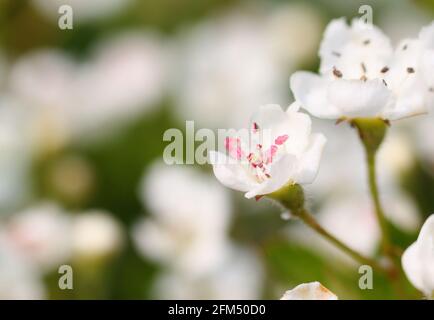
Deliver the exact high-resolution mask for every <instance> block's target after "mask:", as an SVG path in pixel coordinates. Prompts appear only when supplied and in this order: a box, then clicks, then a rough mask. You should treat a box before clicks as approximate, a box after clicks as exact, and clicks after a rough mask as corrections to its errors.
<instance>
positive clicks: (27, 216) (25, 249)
mask: <svg viewBox="0 0 434 320" xmlns="http://www.w3.org/2000/svg"><path fill="white" fill-rule="evenodd" d="M4 228H5V236H6V237H7V238H8V239H9V240H10V242H11V243H13V245H14V246H16V248H17V250H19V251H20V252H21V253H22V254H23V255H24V256H26V257H27V258H28V259H29V260H30V261H31V262H32V263H33V264H34V265H35V266H37V267H39V268H40V269H41V271H48V270H51V269H53V268H57V267H58V266H59V265H61V264H62V263H64V262H66V261H68V259H69V258H70V255H71V243H72V242H71V240H72V238H71V219H70V217H69V216H68V215H67V214H66V213H65V212H64V211H63V210H62V209H61V208H59V207H58V206H56V205H54V204H51V203H43V204H40V205H37V206H34V207H30V208H29V209H26V210H24V211H22V212H19V213H17V214H14V215H12V216H11V218H10V220H9V221H8V222H7V224H6V226H5V227H4Z"/></svg>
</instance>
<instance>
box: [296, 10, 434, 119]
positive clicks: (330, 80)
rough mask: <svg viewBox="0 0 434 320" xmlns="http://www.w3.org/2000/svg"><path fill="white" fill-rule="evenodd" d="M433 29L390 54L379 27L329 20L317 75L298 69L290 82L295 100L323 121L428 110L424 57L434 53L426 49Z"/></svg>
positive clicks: (429, 92)
mask: <svg viewBox="0 0 434 320" xmlns="http://www.w3.org/2000/svg"><path fill="white" fill-rule="evenodd" d="M431 29H433V27H432V26H430V27H428V28H425V29H422V31H421V34H420V36H419V39H418V40H411V41H409V42H408V43H403V44H401V45H400V46H398V48H397V50H396V51H395V52H394V51H393V48H392V45H391V43H390V40H389V39H388V37H387V36H386V35H384V34H383V32H382V31H381V30H380V29H378V28H377V27H375V26H371V25H366V24H365V23H363V22H362V21H361V20H359V19H354V20H353V21H352V24H351V26H348V25H347V24H346V22H345V20H344V19H343V18H342V19H337V20H333V21H332V22H331V23H330V24H329V25H328V27H327V28H326V31H325V33H324V38H323V40H322V43H321V46H320V51H319V55H320V58H321V64H320V70H319V73H320V74H319V75H318V74H314V73H311V72H304V71H301V72H296V73H294V74H293V75H292V77H291V79H290V87H291V90H292V91H293V93H294V96H295V99H296V100H297V101H298V102H299V103H300V104H301V105H302V107H303V108H305V109H306V110H307V111H309V112H310V113H311V114H312V115H314V116H317V117H320V118H326V119H351V118H358V117H379V118H382V119H385V120H397V119H401V118H404V117H409V116H413V115H417V114H421V113H424V112H426V110H427V108H428V107H429V106H430V105H432V100H433V92H432V90H431V84H430V80H431V79H427V78H428V77H427V75H426V74H425V73H428V74H429V72H425V71H424V70H426V71H429V70H430V68H432V61H433V59H431V60H430V59H428V58H427V56H430V55H431V56H432V54H430V50H426V49H425V48H429V46H430V45H431V44H430V41H433V40H432V39H433V36H432V34H433V33H434V32H432V30H431ZM410 42H411V43H410ZM413 42H414V43H413ZM419 47H423V48H424V49H423V50H421V51H419V50H418V49H416V48H419ZM407 50H408V51H407ZM413 51H417V52H418V54H416V53H413ZM403 52H404V53H403ZM420 52H423V53H420ZM431 75H432V72H431Z"/></svg>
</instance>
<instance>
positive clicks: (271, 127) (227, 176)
mask: <svg viewBox="0 0 434 320" xmlns="http://www.w3.org/2000/svg"><path fill="white" fill-rule="evenodd" d="M249 128H250V129H249V131H250V134H249V135H250V136H251V139H249V140H251V141H250V143H249V141H244V139H243V137H227V138H226V141H225V142H226V143H225V146H226V150H227V151H228V153H229V157H228V156H226V155H225V154H223V153H221V152H210V157H211V162H212V163H213V167H214V174H215V176H216V177H217V179H218V180H219V181H220V182H221V183H222V184H224V185H225V186H227V187H229V188H232V189H235V190H239V191H243V192H246V194H245V196H246V197H247V198H252V197H255V196H260V195H265V194H269V193H272V192H274V191H277V190H278V189H280V188H282V187H283V186H285V185H290V184H295V183H298V184H306V183H311V182H312V181H313V180H314V179H315V176H316V174H317V171H318V167H319V163H320V159H321V154H322V149H323V147H324V144H325V142H326V139H325V137H324V136H323V135H322V134H311V120H310V117H309V116H308V115H306V114H303V113H300V112H298V106H297V105H296V104H293V105H291V106H290V107H289V108H288V110H287V112H284V111H283V110H282V109H281V107H280V106H278V105H266V106H262V107H261V108H260V110H259V111H258V112H256V113H255V114H254V115H253V117H252V119H251V124H250V126H249ZM244 138H246V137H244Z"/></svg>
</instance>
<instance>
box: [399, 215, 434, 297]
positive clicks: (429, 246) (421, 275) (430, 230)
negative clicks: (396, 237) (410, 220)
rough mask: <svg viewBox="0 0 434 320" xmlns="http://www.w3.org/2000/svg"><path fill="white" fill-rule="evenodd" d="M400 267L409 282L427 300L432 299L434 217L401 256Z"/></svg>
mask: <svg viewBox="0 0 434 320" xmlns="http://www.w3.org/2000/svg"><path fill="white" fill-rule="evenodd" d="M402 267H403V269H404V272H405V274H406V275H407V278H408V279H409V280H410V282H411V283H412V284H413V285H414V286H415V287H416V288H417V289H419V290H420V291H422V292H423V293H424V294H425V295H426V297H427V298H428V299H433V298H434V215H431V216H430V217H429V218H428V219H427V220H426V221H425V223H424V225H423V227H422V229H421V230H420V234H419V237H418V238H417V241H416V242H414V243H413V244H412V245H411V246H410V247H408V248H407V250H406V251H405V252H404V254H403V255H402Z"/></svg>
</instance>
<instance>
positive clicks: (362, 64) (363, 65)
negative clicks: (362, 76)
mask: <svg viewBox="0 0 434 320" xmlns="http://www.w3.org/2000/svg"><path fill="white" fill-rule="evenodd" d="M360 65H361V66H362V70H363V73H366V65H365V64H364V63H363V62H362V63H361V64H360Z"/></svg>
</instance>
